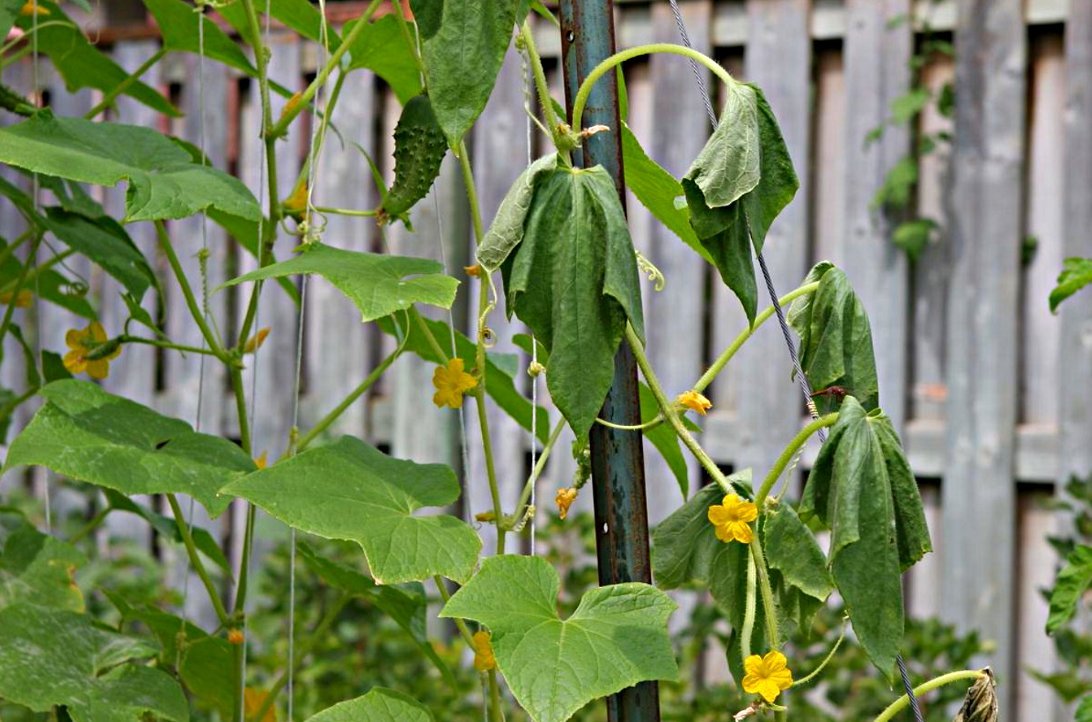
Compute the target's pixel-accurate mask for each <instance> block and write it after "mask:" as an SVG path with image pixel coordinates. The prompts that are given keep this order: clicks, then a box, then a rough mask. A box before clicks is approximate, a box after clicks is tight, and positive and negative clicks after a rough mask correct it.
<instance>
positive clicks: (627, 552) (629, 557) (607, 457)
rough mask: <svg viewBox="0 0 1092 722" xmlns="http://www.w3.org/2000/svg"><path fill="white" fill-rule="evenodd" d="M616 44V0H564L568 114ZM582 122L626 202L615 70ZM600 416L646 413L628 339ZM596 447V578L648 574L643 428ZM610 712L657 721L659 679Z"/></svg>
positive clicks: (589, 146)
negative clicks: (603, 129)
mask: <svg viewBox="0 0 1092 722" xmlns="http://www.w3.org/2000/svg"><path fill="white" fill-rule="evenodd" d="M614 50H615V43H614V3H613V1H612V0H562V2H561V51H562V60H563V64H562V69H563V71H564V74H565V101H566V105H567V106H568V111H569V113H570V116H571V113H572V102H573V98H574V96H575V95H576V91H577V89H578V88H579V87H580V83H581V82H582V81H583V79H584V78H585V76H587V74H588V73H590V72H591V70H592V69H593V68H594V67H595V66H596V65H598V64H599V62H601V61H602V60H604V59H606V58H607V57H608V56H610V55H611V54H613V53H614ZM584 122H585V123H586V125H588V126H592V125H597V124H603V125H606V126H608V127H609V128H610V129H611V132H609V133H599V134H597V135H594V136H592V137H591V138H589V139H588V140H587V141H585V143H584V148H583V151H582V152H578V153H576V155H575V157H574V160H575V162H577V163H578V164H581V165H583V166H585V167H587V166H594V165H601V166H603V167H604V168H605V169H606V170H607V172H608V173H610V174H611V177H613V178H614V184H615V186H616V187H617V188H618V195H619V197H620V198H621V201H622V206H623V207H625V202H626V196H625V183H624V180H623V174H622V142H621V138H622V136H621V134H620V132H619V129H620V128H621V123H620V120H619V115H618V84H617V82H616V80H615V75H614V73H608V74H607V75H606V76H605V77H603V79H602V80H600V81H599V82H598V83H596V85H595V89H594V90H593V91H592V93H591V97H590V98H589V102H588V106H587V110H586V112H585V114H584ZM600 416H601V417H602V418H604V419H606V420H608V421H612V422H614V423H616V424H629V425H632V424H638V423H640V421H641V410H640V401H639V396H638V386H637V364H636V361H635V360H634V358H633V353H632V352H631V351H630V349H629V347H628V346H627V345H626V344H625V342H623V343H622V345H621V347H620V348H619V349H618V355H617V356H616V357H615V360H614V383H613V384H612V385H611V389H610V391H609V392H608V393H607V399H606V402H605V403H604V404H603V410H602V411H601V412H600ZM591 454H592V487H593V494H594V500H595V543H596V552H597V555H598V558H599V583H600V584H601V585H606V584H618V583H620V582H646V583H647V582H651V581H652V575H651V566H650V564H649V556H648V512H647V510H646V504H645V466H644V451H643V448H642V440H641V433H640V432H639V431H621V430H618V429H611V428H608V427H605V426H602V425H595V426H593V427H592V430H591ZM607 717H608V719H609V720H610V722H658V720H659V719H660V698H659V687H658V685H657V684H656V682H641V683H640V684H638V685H636V686H634V687H630V688H628V689H624V690H622V691H621V692H619V693H618V694H615V695H612V696H610V697H608V698H607Z"/></svg>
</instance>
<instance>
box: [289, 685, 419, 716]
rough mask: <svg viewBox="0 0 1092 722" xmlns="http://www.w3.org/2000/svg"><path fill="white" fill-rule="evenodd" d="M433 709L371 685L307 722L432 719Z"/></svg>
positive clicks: (400, 694) (399, 694) (391, 691)
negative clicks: (363, 691) (368, 689)
mask: <svg viewBox="0 0 1092 722" xmlns="http://www.w3.org/2000/svg"><path fill="white" fill-rule="evenodd" d="M434 719H435V718H434V717H433V716H432V712H430V711H429V710H428V708H427V707H425V706H424V705H422V704H421V703H419V702H417V701H416V700H414V699H412V698H410V697H407V696H406V695H404V694H402V693H401V692H395V691H394V690H392V689H384V688H382V687H374V688H372V690H371V691H370V692H368V694H366V695H364V696H363V697H357V698H356V699H350V700H347V701H345V702H338V703H337V704H335V705H334V706H333V707H329V708H327V709H324V710H323V711H321V712H319V713H318V714H317V715H315V716H313V717H308V718H307V722H393V721H394V720H398V721H399V722H433V721H434Z"/></svg>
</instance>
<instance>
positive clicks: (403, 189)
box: [382, 95, 447, 218]
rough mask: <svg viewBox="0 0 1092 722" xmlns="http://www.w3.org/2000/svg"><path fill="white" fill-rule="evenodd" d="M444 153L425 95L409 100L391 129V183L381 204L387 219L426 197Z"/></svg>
mask: <svg viewBox="0 0 1092 722" xmlns="http://www.w3.org/2000/svg"><path fill="white" fill-rule="evenodd" d="M446 153H447V141H446V140H445V139H444V133H443V131H442V130H440V124H439V123H437V122H436V116H435V115H434V114H433V112H432V103H430V102H429V99H428V96H427V95H418V96H416V97H414V98H411V99H410V101H409V102H408V103H406V105H405V107H403V108H402V116H401V117H400V118H399V119H398V125H397V126H396V127H395V129H394V184H393V185H392V186H391V189H390V191H389V192H388V193H387V197H386V199H384V201H383V206H382V211H383V213H385V214H386V215H387V216H389V217H391V218H394V217H400V216H402V215H403V214H405V213H406V211H408V210H409V209H410V208H412V207H413V205H414V204H415V203H417V201H419V200H421V199H422V198H424V197H425V194H427V193H428V191H429V188H431V187H432V182H433V181H435V180H436V176H438V175H440V163H442V162H443V160H444V155H445V154H446Z"/></svg>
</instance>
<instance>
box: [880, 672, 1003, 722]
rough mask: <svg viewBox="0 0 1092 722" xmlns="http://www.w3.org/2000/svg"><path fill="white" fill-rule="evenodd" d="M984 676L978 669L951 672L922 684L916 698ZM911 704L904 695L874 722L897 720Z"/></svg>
mask: <svg viewBox="0 0 1092 722" xmlns="http://www.w3.org/2000/svg"><path fill="white" fill-rule="evenodd" d="M982 675H983V672H981V671H979V670H976V669H966V670H960V671H958V672H949V673H948V674H942V675H940V676H939V677H934V678H933V679H931V680H929V681H928V682H925V683H924V684H920V685H918V686H917V687H915V688H914V696H915V697H920V696H921V695H924V694H927V693H928V692H932V691H933V690H934V689H938V688H940V687H943V686H944V685H946V684H951V683H952V682H959V681H961V680H965V679H967V680H969V679H978V678H979V677H981V676H982ZM909 704H910V699H909V698H908V697H907V696H906V695H905V694H904V695H903V696H901V697H899V698H898V699H897V700H895V701H894V702H892V703H891V704H890V705H888V706H887V709H885V710H884V711H883V712H881V713H880V715H879V716H878V717H877V718H876V719H875V720H874V721H873V722H890V720H892V719H894V718H895V715H897V714H898V713H899V712H901V711H902V710H904V709H906V707H907V706H909Z"/></svg>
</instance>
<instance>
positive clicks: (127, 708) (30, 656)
mask: <svg viewBox="0 0 1092 722" xmlns="http://www.w3.org/2000/svg"><path fill="white" fill-rule="evenodd" d="M154 654H155V648H154V647H152V646H149V645H148V644H146V643H145V642H143V641H141V640H137V639H134V638H132V637H126V636H124V635H121V634H117V633H114V632H109V631H106V630H104V629H100V628H98V627H96V626H94V625H93V624H92V622H91V619H90V618H89V617H87V616H84V615H82V614H77V613H75V612H70V611H66V610H62V609H49V608H47V607H39V606H35V605H31V604H25V603H23V604H15V605H12V606H9V607H5V608H4V609H0V698H4V699H5V700H7V701H9V702H13V703H15V704H19V705H22V706H24V707H27V708H29V709H31V710H33V711H35V712H48V711H49V710H50V709H51V708H52V707H54V706H60V705H63V706H65V707H67V709H68V713H69V715H71V717H72V719H73V720H74V722H140V720H142V719H146V717H145V716H144V715H146V714H147V715H154V716H155V718H156V719H161V720H172V721H173V722H186V721H187V720H188V719H189V709H188V706H187V704H186V699H185V697H184V696H183V694H182V690H181V688H180V687H179V686H178V683H177V682H175V681H174V680H173V679H172V678H171V677H170V675H168V674H166V673H165V672H162V671H160V670H158V669H153V668H151V667H143V666H138V665H134V664H123V663H124V662H126V661H128V660H134V659H142V658H146V657H150V656H152V655H154ZM116 665H122V666H116ZM112 667H116V668H114V669H111V668H112ZM44 681H48V683H43V682H44Z"/></svg>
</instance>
